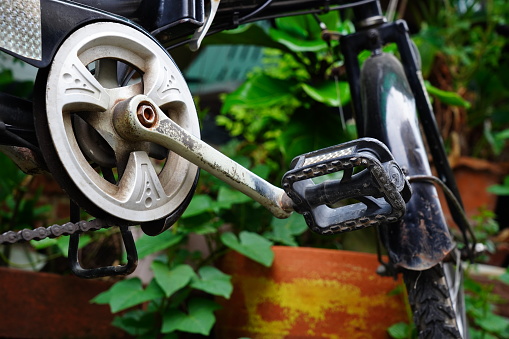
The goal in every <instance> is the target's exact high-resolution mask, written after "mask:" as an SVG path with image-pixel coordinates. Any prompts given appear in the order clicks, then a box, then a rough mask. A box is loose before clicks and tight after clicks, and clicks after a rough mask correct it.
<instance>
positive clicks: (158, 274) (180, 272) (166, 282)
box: [151, 261, 196, 297]
mask: <svg viewBox="0 0 509 339" xmlns="http://www.w3.org/2000/svg"><path fill="white" fill-rule="evenodd" d="M151 268H152V271H153V272H154V277H155V280H156V281H157V284H158V285H159V286H160V287H161V289H162V290H163V291H164V294H165V295H166V297H169V296H171V295H172V294H173V293H175V292H177V291H178V290H180V289H181V288H183V287H185V286H186V285H187V284H188V283H189V282H190V281H191V279H192V278H194V277H195V276H196V273H194V271H193V269H192V268H191V266H189V265H178V266H175V267H173V268H171V269H170V268H169V267H168V265H166V264H164V263H162V262H160V261H154V262H153V263H152V265H151Z"/></svg>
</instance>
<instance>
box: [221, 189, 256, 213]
mask: <svg viewBox="0 0 509 339" xmlns="http://www.w3.org/2000/svg"><path fill="white" fill-rule="evenodd" d="M250 201H252V200H251V198H249V197H248V196H247V195H245V194H244V193H241V192H239V191H236V190H233V189H231V188H228V187H226V186H221V187H220V188H219V192H218V194H217V205H216V206H217V207H219V208H224V209H230V208H231V207H232V205H234V204H242V203H245V202H250Z"/></svg>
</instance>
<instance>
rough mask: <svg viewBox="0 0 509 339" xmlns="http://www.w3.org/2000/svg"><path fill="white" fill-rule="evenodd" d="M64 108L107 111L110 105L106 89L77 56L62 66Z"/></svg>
mask: <svg viewBox="0 0 509 339" xmlns="http://www.w3.org/2000/svg"><path fill="white" fill-rule="evenodd" d="M62 69H63V70H64V71H62V73H61V74H62V81H59V93H62V96H61V100H62V107H61V109H62V110H66V111H105V110H107V109H108V105H109V101H110V98H109V95H108V93H107V91H106V89H105V88H104V87H103V86H102V85H101V84H100V83H99V82H98V81H97V79H96V78H95V77H94V76H93V75H92V74H91V73H90V71H89V70H88V69H87V68H86V67H85V65H83V63H82V62H81V61H80V60H79V59H78V58H77V57H75V58H71V57H70V58H69V59H68V60H67V61H66V65H65V67H63V68H62Z"/></svg>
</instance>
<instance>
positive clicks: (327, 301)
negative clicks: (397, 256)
mask: <svg viewBox="0 0 509 339" xmlns="http://www.w3.org/2000/svg"><path fill="white" fill-rule="evenodd" d="M274 252H275V260H274V264H273V265H272V267H270V268H266V267H264V266H262V265H260V264H257V263H255V262H253V261H251V260H249V259H247V258H246V257H244V256H241V255H239V254H237V253H236V252H231V253H230V254H229V255H227V256H226V258H225V260H224V261H223V263H222V269H223V270H224V271H225V272H226V273H229V274H232V275H233V284H234V292H233V295H232V297H231V298H230V300H225V299H221V300H220V303H221V304H222V306H223V308H222V310H220V311H218V313H217V323H216V337H217V338H222V339H228V338H239V337H242V336H245V337H249V338H252V339H256V338H388V335H387V328H388V327H389V326H391V325H393V324H395V323H397V322H401V321H408V318H407V314H406V310H405V304H404V302H403V299H404V296H403V293H400V294H396V295H389V292H391V291H393V290H394V289H395V288H396V287H398V286H399V285H401V284H402V283H401V282H400V281H395V280H394V279H392V278H383V277H380V276H378V275H377V274H376V272H375V271H376V268H377V267H378V265H379V264H378V261H377V257H376V256H375V255H372V254H366V253H359V252H347V251H339V250H324V249H314V248H303V247H278V246H276V247H274Z"/></svg>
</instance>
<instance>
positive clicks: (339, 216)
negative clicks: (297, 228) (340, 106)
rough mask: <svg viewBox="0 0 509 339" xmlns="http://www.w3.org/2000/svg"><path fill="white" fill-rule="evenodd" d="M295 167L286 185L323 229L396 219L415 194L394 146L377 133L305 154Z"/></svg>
mask: <svg viewBox="0 0 509 339" xmlns="http://www.w3.org/2000/svg"><path fill="white" fill-rule="evenodd" d="M291 168H292V169H291V170H290V171H288V172H287V173H286V174H285V175H284V176H283V180H282V183H283V189H284V190H285V192H286V194H287V195H288V196H289V197H290V199H291V200H292V201H293V204H294V209H295V211H297V212H298V213H300V214H302V215H303V216H304V218H305V220H306V223H307V224H308V226H309V228H310V229H311V230H313V231H314V232H316V233H319V234H323V235H328V234H336V233H342V232H348V231H354V230H358V229H362V228H366V227H370V226H378V225H380V224H382V223H392V222H395V221H397V220H399V219H400V218H401V217H402V216H403V215H404V213H405V203H406V202H407V201H408V200H409V199H410V196H411V188H410V185H409V183H408V181H407V179H406V178H405V175H404V173H403V171H402V170H401V168H400V167H399V165H398V164H397V163H396V162H395V161H394V158H393V156H392V154H391V153H390V151H389V149H388V148H387V147H386V146H385V145H384V144H383V143H381V142H380V141H378V140H376V139H372V138H362V139H358V140H354V141H350V142H347V143H344V144H341V145H337V146H332V147H328V148H325V149H322V150H318V151H314V152H310V153H307V154H304V155H301V156H299V157H296V158H295V159H293V161H292V163H291ZM340 172H342V173H340ZM341 174H342V176H341ZM331 176H332V177H333V178H329V177H331ZM336 177H340V178H336ZM324 179H325V181H323V180H324ZM319 181H323V182H319Z"/></svg>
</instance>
